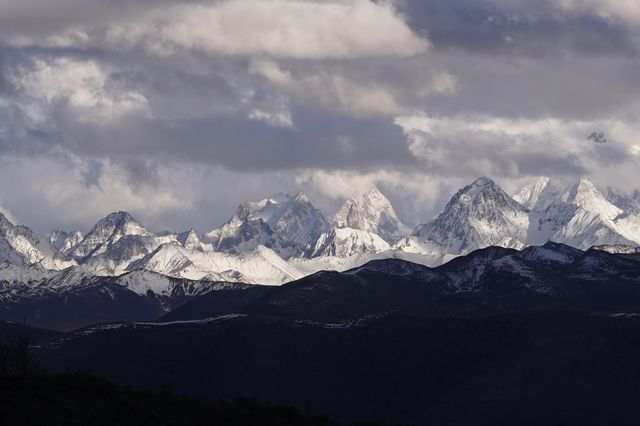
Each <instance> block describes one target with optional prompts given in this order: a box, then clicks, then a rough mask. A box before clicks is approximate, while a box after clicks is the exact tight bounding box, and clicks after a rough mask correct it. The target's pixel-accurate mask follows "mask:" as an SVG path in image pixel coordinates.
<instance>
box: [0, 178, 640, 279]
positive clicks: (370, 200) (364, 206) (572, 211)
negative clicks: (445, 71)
mask: <svg viewBox="0 0 640 426" xmlns="http://www.w3.org/2000/svg"><path fill="white" fill-rule="evenodd" d="M639 200H640V197H637V196H633V195H632V196H625V195H623V194H621V193H618V192H616V191H614V190H612V189H608V191H607V192H606V195H605V194H603V193H602V192H600V191H599V190H598V189H597V188H596V187H595V186H594V185H593V184H592V183H591V182H590V181H589V180H588V179H581V180H579V181H576V182H574V183H573V184H571V185H570V186H569V187H565V188H563V187H560V186H559V185H558V184H557V183H555V182H553V181H552V180H550V179H549V178H546V177H541V178H539V179H537V180H536V181H535V182H532V183H531V184H530V185H527V186H525V187H524V188H522V190H521V191H519V192H518V193H517V194H515V195H509V194H507V193H506V192H505V191H503V190H502V188H500V186H499V185H498V184H497V183H496V182H494V181H493V180H492V179H489V178H486V177H482V178H479V179H477V180H476V181H475V182H473V183H471V184H470V185H467V186H465V187H464V188H462V189H460V191H458V192H457V193H456V194H455V195H454V196H453V198H452V199H451V201H450V202H449V203H448V204H447V205H446V207H445V209H444V210H443V212H442V213H440V214H439V215H437V216H436V217H435V218H434V219H432V220H430V221H427V222H425V223H423V224H421V225H419V226H417V227H416V228H415V229H414V230H410V229H408V228H407V227H406V226H405V225H403V224H402V222H401V221H400V219H399V218H398V215H397V214H396V212H395V210H394V208H393V206H392V205H391V203H390V202H389V200H388V199H387V198H386V197H385V196H384V195H383V194H382V193H381V192H380V191H379V190H378V189H375V188H374V189H372V190H371V191H369V192H368V193H366V194H363V195H361V196H358V197H355V198H352V199H349V200H347V201H346V202H345V203H344V204H343V206H342V207H341V208H340V209H339V210H338V212H337V213H336V214H335V216H334V217H333V218H332V219H328V218H327V217H326V216H325V215H324V214H323V213H322V212H321V211H320V210H318V209H317V208H315V207H314V206H313V204H312V202H311V201H310V200H309V198H308V197H307V196H306V195H305V194H304V193H299V194H297V195H296V196H289V195H286V194H278V195H276V196H274V197H271V198H267V199H265V200H262V201H258V202H249V203H245V204H242V205H240V206H239V207H238V210H237V211H236V213H235V214H234V215H233V216H232V218H231V219H230V220H229V221H228V222H227V223H225V224H224V225H223V226H221V227H220V228H216V229H213V230H211V231H209V232H207V233H205V234H204V235H202V236H199V235H197V234H196V233H195V232H194V231H193V230H189V231H186V232H182V233H171V232H163V233H154V232H152V231H149V230H147V229H146V228H145V227H144V226H142V225H141V224H140V223H138V222H137V221H136V220H135V218H134V217H133V216H132V215H131V214H129V213H127V212H116V213H112V214H110V215H108V216H107V217H105V218H103V219H101V220H100V221H98V222H97V223H96V225H95V226H94V227H93V228H92V229H91V230H90V231H89V232H88V233H86V234H83V233H82V232H80V231H63V230H60V229H58V230H55V231H54V232H52V233H51V235H50V236H48V237H44V236H39V235H37V234H36V233H35V232H33V231H32V230H30V229H29V228H27V227H25V226H17V225H14V224H13V223H11V222H10V221H9V220H7V219H6V218H5V217H4V216H2V215H1V214H0V263H2V264H6V265H12V266H13V268H5V269H3V270H1V271H0V281H3V280H5V281H6V279H5V278H3V277H2V275H3V274H5V272H7V271H11V280H13V281H15V280H19V279H18V278H16V276H17V275H19V274H18V272H17V271H23V272H22V274H24V280H27V281H29V280H31V281H38V280H36V279H34V278H33V277H32V275H33V274H36V275H37V274H45V275H46V277H45V278H46V279H47V280H53V278H52V275H56V274H66V275H65V276H66V277H69V276H73V274H70V272H69V271H76V272H77V273H81V274H82V276H87V275H89V276H114V277H117V276H121V275H124V274H128V275H127V276H131V275H130V274H131V273H132V272H135V271H149V272H153V273H156V274H160V275H165V276H168V277H174V278H180V279H188V280H199V281H207V282H212V281H223V282H243V283H256V284H270V285H278V284H282V283H285V282H288V281H292V280H296V279H299V278H301V277H303V276H306V275H309V274H311V273H314V272H317V271H320V270H338V271H344V270H347V269H351V268H353V267H357V266H360V265H362V264H364V263H366V262H368V261H370V260H372V259H384V258H400V259H404V260H408V261H412V262H414V263H420V264H424V265H428V266H436V265H439V264H442V263H444V262H446V261H448V260H450V259H452V258H455V257H456V256H459V255H464V254H467V253H470V252H472V251H474V250H477V249H480V248H484V247H489V246H501V247H506V248H515V249H522V248H524V247H527V246H531V245H542V244H544V243H546V242H547V241H555V242H559V243H564V244H567V245H570V246H573V247H575V248H579V249H583V250H584V249H588V248H590V247H592V246H616V247H618V250H624V249H622V248H620V247H637V246H639V245H640V208H639V206H640V201H639ZM57 271H60V272H57ZM61 276H62V275H61ZM133 276H135V275H133ZM153 276H156V275H153ZM40 281H42V279H40ZM53 281H55V280H53ZM55 282H57V281H55ZM128 283H129V284H128V285H131V284H130V280H129V281H128ZM151 290H153V288H151Z"/></svg>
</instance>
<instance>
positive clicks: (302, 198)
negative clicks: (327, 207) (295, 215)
mask: <svg viewBox="0 0 640 426" xmlns="http://www.w3.org/2000/svg"><path fill="white" fill-rule="evenodd" d="M293 200H294V201H295V202H296V203H300V204H308V203H311V200H309V197H308V196H307V194H305V193H304V192H298V194H296V196H295V197H294V199H293Z"/></svg>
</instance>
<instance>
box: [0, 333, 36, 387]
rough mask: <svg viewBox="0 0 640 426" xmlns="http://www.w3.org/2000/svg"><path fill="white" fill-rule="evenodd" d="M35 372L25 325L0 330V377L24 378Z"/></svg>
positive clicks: (33, 358) (34, 362)
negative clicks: (13, 328)
mask: <svg viewBox="0 0 640 426" xmlns="http://www.w3.org/2000/svg"><path fill="white" fill-rule="evenodd" d="M36 372H37V368H36V361H35V357H34V356H33V354H32V353H31V349H30V339H29V335H28V333H27V327H26V325H23V326H22V327H20V328H19V329H18V330H4V331H3V330H0V379H6V378H21V379H26V378H27V377H29V376H31V375H33V374H35V373H36Z"/></svg>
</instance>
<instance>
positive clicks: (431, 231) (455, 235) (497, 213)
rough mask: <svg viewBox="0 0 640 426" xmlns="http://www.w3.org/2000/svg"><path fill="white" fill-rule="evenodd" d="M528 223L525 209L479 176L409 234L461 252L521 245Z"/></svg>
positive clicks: (452, 250)
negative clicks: (498, 246) (494, 246)
mask: <svg viewBox="0 0 640 426" xmlns="http://www.w3.org/2000/svg"><path fill="white" fill-rule="evenodd" d="M528 226H529V217H528V210H527V209H526V208H525V207H523V206H522V205H520V204H519V203H518V202H517V201H515V200H514V199H512V198H511V197H510V196H509V195H508V194H507V193H505V192H504V191H503V190H502V188H500V186H498V184H496V183H495V182H494V181H493V180H492V179H490V178H487V177H481V178H478V179H476V180H475V181H474V182H473V183H471V184H470V185H467V186H465V187H464V188H462V189H461V190H460V191H458V192H457V193H456V194H455V195H454V196H453V198H452V199H451V201H449V203H448V204H447V206H446V207H445V209H444V211H443V212H442V213H441V214H440V215H438V216H437V217H436V218H435V219H434V220H432V221H431V222H428V223H426V224H424V225H420V226H419V227H418V228H416V230H415V231H414V233H413V236H414V237H418V238H419V239H421V240H423V241H429V242H432V243H436V244H438V245H440V246H441V247H442V248H443V249H444V250H445V252H447V253H453V254H465V253H469V252H471V251H473V250H476V249H479V248H484V247H489V246H493V245H501V246H509V247H512V246H515V247H518V246H521V245H522V244H523V241H524V240H525V239H526V234H527V229H528Z"/></svg>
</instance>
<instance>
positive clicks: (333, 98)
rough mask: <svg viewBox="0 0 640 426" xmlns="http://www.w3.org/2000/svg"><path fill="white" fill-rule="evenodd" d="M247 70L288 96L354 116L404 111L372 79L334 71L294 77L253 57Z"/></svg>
mask: <svg viewBox="0 0 640 426" xmlns="http://www.w3.org/2000/svg"><path fill="white" fill-rule="evenodd" d="M249 72H251V73H253V74H257V75H260V76H262V77H264V78H266V79H267V80H268V81H269V82H270V83H271V84H272V85H273V86H274V87H276V88H277V89H278V90H280V91H282V92H284V93H285V94H287V95H288V96H292V97H295V98H297V99H300V100H304V101H307V102H309V101H310V102H313V103H315V104H320V105H323V106H325V107H330V108H338V109H340V110H343V111H346V112H350V113H352V114H355V115H363V116H364V115H390V116H393V115H397V114H400V113H402V112H403V111H404V109H403V107H402V106H401V105H400V104H399V102H398V101H397V100H396V97H395V94H394V93H393V91H392V90H390V89H389V88H387V87H385V86H384V85H383V84H377V83H376V82H365V81H355V80H353V79H351V78H349V77H346V76H343V75H340V74H338V73H330V72H315V73H309V74H305V75H302V76H294V75H293V74H292V73H291V72H290V71H288V70H283V69H282V68H280V66H279V65H278V64H277V63H275V62H273V61H266V60H255V61H252V62H251V65H250V67H249Z"/></svg>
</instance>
